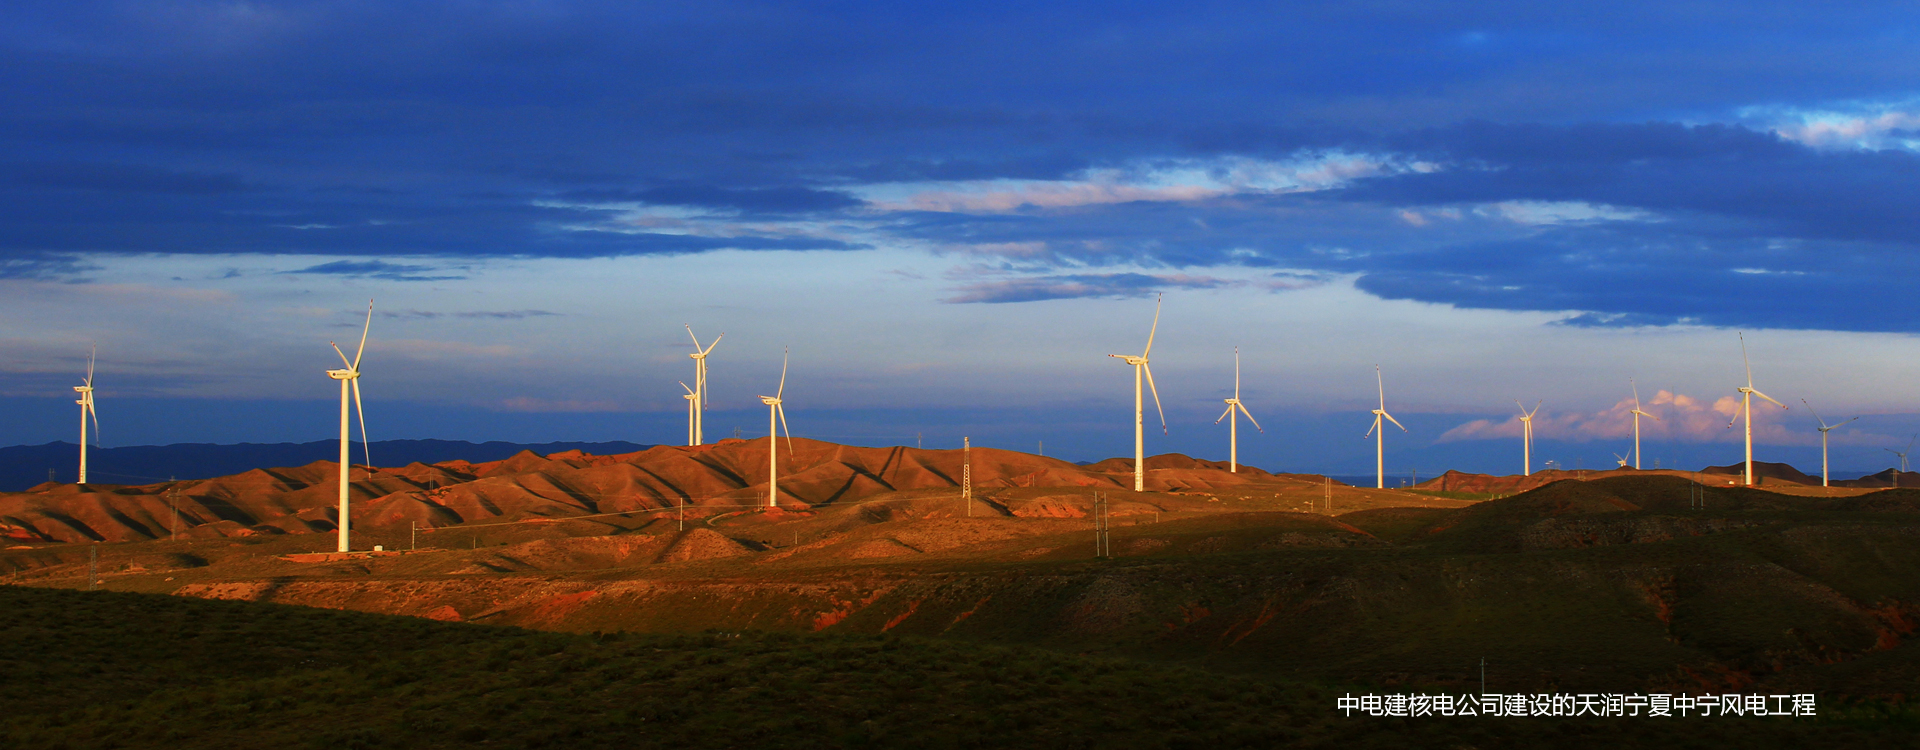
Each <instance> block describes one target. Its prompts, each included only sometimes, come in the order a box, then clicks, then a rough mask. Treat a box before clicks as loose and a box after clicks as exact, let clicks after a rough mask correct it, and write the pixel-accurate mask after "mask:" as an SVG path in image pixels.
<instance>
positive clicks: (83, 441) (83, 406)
mask: <svg viewBox="0 0 1920 750" xmlns="http://www.w3.org/2000/svg"><path fill="white" fill-rule="evenodd" d="M99 352H100V349H99V347H94V348H93V349H91V350H89V351H88V352H87V379H86V380H85V381H83V384H82V385H76V386H74V387H73V391H74V392H75V393H78V394H80V400H78V401H75V402H74V403H76V404H79V405H80V484H86V483H87V418H88V417H92V418H93V433H94V439H95V440H98V439H100V413H99V412H96V411H94V410H93V358H94V355H96V354H99Z"/></svg>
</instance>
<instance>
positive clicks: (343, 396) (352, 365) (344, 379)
mask: <svg viewBox="0 0 1920 750" xmlns="http://www.w3.org/2000/svg"><path fill="white" fill-rule="evenodd" d="M371 330H373V300H367V324H366V325H365V326H364V327H362V328H361V329H360V348H359V349H356V350H354V352H353V360H352V361H348V360H347V353H346V352H343V351H340V345H339V344H336V343H334V342H332V341H329V342H327V343H328V344H329V345H331V346H333V353H335V354H338V355H340V361H341V362H344V363H346V365H347V368H346V369H344V370H328V371H327V377H330V378H333V379H334V380H338V381H340V522H339V527H340V545H339V547H340V549H339V551H340V552H346V551H347V549H348V547H347V540H348V535H349V533H350V530H349V528H348V527H349V526H350V525H351V522H352V517H351V516H350V515H349V514H348V509H347V490H348V484H347V483H348V479H349V477H348V472H349V471H350V470H351V469H352V468H353V466H352V464H349V463H347V457H348V446H349V445H350V440H349V437H350V436H349V435H348V434H347V426H348V425H347V391H348V390H352V391H353V410H354V411H355V412H357V413H359V415H360V447H361V448H362V449H364V450H366V451H367V471H368V472H372V471H373V448H372V446H369V445H367V411H366V409H363V408H361V406H360V355H362V354H366V353H367V332H368V331H371Z"/></svg>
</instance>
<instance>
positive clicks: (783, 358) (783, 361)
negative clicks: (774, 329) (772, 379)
mask: <svg viewBox="0 0 1920 750" xmlns="http://www.w3.org/2000/svg"><path fill="white" fill-rule="evenodd" d="M785 395H787V350H785V349H781V350H780V390H777V391H774V392H773V397H774V398H776V399H777V398H780V397H781V396H785Z"/></svg>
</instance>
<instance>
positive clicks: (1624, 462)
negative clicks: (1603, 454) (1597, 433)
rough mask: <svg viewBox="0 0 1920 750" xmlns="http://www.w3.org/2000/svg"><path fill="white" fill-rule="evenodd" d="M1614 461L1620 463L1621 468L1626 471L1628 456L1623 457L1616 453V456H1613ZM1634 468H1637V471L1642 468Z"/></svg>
mask: <svg viewBox="0 0 1920 750" xmlns="http://www.w3.org/2000/svg"><path fill="white" fill-rule="evenodd" d="M1613 460H1614V461H1617V462H1619V464H1620V468H1622V469H1624V468H1627V457H1626V456H1622V455H1620V454H1618V453H1615V454H1613ZM1634 468H1636V469H1638V468H1640V467H1638V466H1635V467H1634Z"/></svg>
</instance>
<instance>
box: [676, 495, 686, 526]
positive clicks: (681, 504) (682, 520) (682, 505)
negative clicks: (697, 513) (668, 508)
mask: <svg viewBox="0 0 1920 750" xmlns="http://www.w3.org/2000/svg"><path fill="white" fill-rule="evenodd" d="M674 504H675V505H678V506H679V507H680V530H681V531H686V530H687V499H686V498H684V497H682V498H678V499H676V500H675V501H674Z"/></svg>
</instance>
